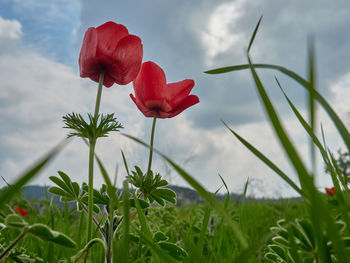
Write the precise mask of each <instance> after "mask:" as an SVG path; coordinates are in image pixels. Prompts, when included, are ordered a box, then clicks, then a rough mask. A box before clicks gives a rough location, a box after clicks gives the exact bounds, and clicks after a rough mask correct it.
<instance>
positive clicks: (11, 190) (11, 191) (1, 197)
mask: <svg viewBox="0 0 350 263" xmlns="http://www.w3.org/2000/svg"><path fill="white" fill-rule="evenodd" d="M64 146H65V142H62V143H60V144H59V145H58V146H56V147H54V148H53V149H52V150H51V151H49V152H48V153H47V154H46V155H44V157H42V158H41V159H40V160H39V161H37V162H35V163H34V165H33V167H32V168H29V170H27V171H26V172H24V173H23V174H21V175H20V176H19V177H18V179H17V181H16V182H15V183H14V184H13V185H11V186H8V187H7V188H6V189H5V190H4V191H2V192H1V193H0V207H2V206H3V205H4V204H5V203H6V202H8V201H9V200H11V198H12V196H13V195H15V194H16V193H17V192H19V191H20V190H21V189H22V187H23V186H24V185H26V184H27V183H28V182H29V181H30V180H31V179H33V178H34V177H35V176H36V175H38V174H39V172H41V171H42V170H43V168H44V167H46V165H47V164H48V163H49V162H50V161H51V160H52V159H53V158H54V157H55V156H56V155H57V154H58V153H59V152H60V151H61V150H62V148H63V147H64Z"/></svg>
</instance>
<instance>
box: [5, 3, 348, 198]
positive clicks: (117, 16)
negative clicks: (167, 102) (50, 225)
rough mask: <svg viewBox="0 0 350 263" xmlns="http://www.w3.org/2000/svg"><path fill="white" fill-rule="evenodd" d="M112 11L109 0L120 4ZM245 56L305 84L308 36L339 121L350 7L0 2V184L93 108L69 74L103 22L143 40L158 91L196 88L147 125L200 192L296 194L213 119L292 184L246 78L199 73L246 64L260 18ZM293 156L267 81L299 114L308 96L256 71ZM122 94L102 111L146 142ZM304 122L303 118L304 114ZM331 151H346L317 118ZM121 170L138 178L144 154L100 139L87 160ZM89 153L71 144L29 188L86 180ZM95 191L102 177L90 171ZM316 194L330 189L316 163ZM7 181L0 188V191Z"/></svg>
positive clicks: (115, 137) (294, 129)
mask: <svg viewBox="0 0 350 263" xmlns="http://www.w3.org/2000/svg"><path fill="white" fill-rule="evenodd" d="M118 2H119V3H118ZM261 15H263V16H264V17H263V20H262V23H261V27H260V30H259V32H258V35H257V37H256V40H255V43H254V46H253V48H252V59H253V61H254V62H257V63H258V62H259V63H271V64H278V65H283V66H285V67H287V68H290V69H291V70H293V71H295V72H297V73H299V74H301V75H302V76H305V72H306V66H305V65H306V58H307V53H306V50H307V39H308V37H309V36H310V35H312V36H313V37H314V39H315V43H316V54H317V73H318V79H317V80H318V82H317V83H318V89H319V90H320V92H321V93H322V94H323V95H324V96H325V97H326V98H327V99H328V100H329V102H330V104H331V105H332V106H333V107H334V108H335V109H336V111H337V112H338V114H339V115H340V116H341V118H342V119H343V120H344V122H345V123H346V124H347V125H348V124H349V120H350V117H349V113H348V112H349V111H350V109H349V106H348V105H349V103H348V101H349V99H350V90H349V88H348V87H349V85H350V48H349V47H350V34H349V27H348V25H349V24H350V3H349V2H348V1H346V0H343V1H333V2H332V1H326V0H318V1H302V0H295V1H288V2H286V1H278V0H271V1H262V0H254V1H243V0H235V1H219V0H202V1H195V0H186V1H183V0H179V1H161V0H149V1H135V0H132V1H113V0H105V1H103V3H101V2H98V3H97V2H96V1H92V0H84V1H83V0H81V1H79V0H51V1H46V0H26V1H20V0H3V1H1V3H0V83H1V84H0V91H1V92H0V122H1V125H0V175H1V176H3V177H4V178H5V179H6V180H7V181H8V182H13V180H15V178H16V176H17V175H18V174H20V173H21V172H23V171H24V170H25V169H26V168H27V167H28V166H29V165H30V164H32V163H33V162H34V161H35V160H36V159H38V158H39V157H40V156H41V155H43V154H44V153H45V152H47V151H48V150H49V149H51V148H52V147H53V146H54V145H56V144H57V143H58V142H60V141H61V140H62V139H63V138H64V137H65V136H66V134H67V130H64V129H62V126H63V123H62V116H63V115H65V114H66V113H70V112H80V113H87V112H92V111H93V109H94V102H95V96H96V91H97V84H96V83H95V82H92V81H90V80H89V79H81V78H80V77H79V69H78V57H79V51H80V46H81V42H82V39H83V35H84V32H85V30H86V29H87V28H88V27H97V26H99V25H101V24H103V23H104V22H106V21H109V20H111V21H115V22H117V23H121V24H124V25H125V26H126V27H127V28H128V29H129V32H130V33H132V34H136V35H138V36H140V37H141V39H142V42H143V46H144V61H148V60H152V61H154V62H156V63H157V64H159V65H160V66H161V67H162V68H163V69H164V71H165V72H166V76H167V80H168V82H175V81H179V80H182V79H185V78H191V79H194V81H195V83H196V85H195V87H194V89H193V90H192V93H193V94H196V95H198V96H199V98H200V103H199V104H197V105H195V106H193V107H191V108H189V109H187V110H186V111H185V112H183V113H182V114H180V115H179V116H177V117H175V118H172V119H162V120H159V121H158V122H157V128H156V139H155V147H156V148H158V149H159V150H161V151H162V152H163V153H165V154H166V155H168V156H169V157H170V158H172V159H173V160H175V161H176V162H177V163H178V164H180V165H181V166H182V167H183V168H185V170H187V171H188V172H189V173H190V174H191V175H193V176H194V177H195V178H196V179H197V180H198V181H199V182H200V183H202V184H203V185H204V186H205V187H206V188H207V189H208V190H210V191H215V190H216V189H217V188H219V187H220V186H221V181H220V179H219V177H218V174H221V176H222V177H223V178H224V179H225V181H226V183H227V185H228V186H229V188H230V190H231V191H232V192H237V193H240V192H241V191H242V189H243V186H244V183H245V181H246V180H247V178H249V179H250V181H251V184H250V186H249V188H248V189H249V190H248V192H249V194H250V195H254V196H268V197H279V196H294V195H295V194H296V193H295V192H294V191H293V190H291V188H290V187H289V186H287V185H286V184H285V183H284V182H283V181H282V180H281V179H279V177H278V176H277V175H275V174H274V173H273V172H272V171H271V170H270V169H269V168H268V167H266V166H265V165H264V164H262V163H261V162H260V161H259V160H258V159H256V158H255V156H253V155H252V154H251V153H250V152H249V151H248V150H247V149H245V147H244V146H242V145H241V144H240V143H239V142H238V141H237V140H236V139H235V138H234V137H233V135H232V134H231V133H230V132H229V131H228V130H227V128H225V127H224V126H223V124H222V123H221V121H220V120H221V119H222V120H224V121H225V122H227V123H228V124H229V125H230V126H231V127H232V128H233V129H234V130H235V131H237V132H238V133H239V134H240V135H242V136H243V137H244V138H246V139H247V140H248V141H250V142H251V143H252V144H254V145H255V146H256V147H257V148H259V149H260V150H261V151H262V152H264V153H265V154H266V155H267V156H268V157H269V158H271V159H272V160H273V161H274V162H275V163H276V164H278V165H279V166H280V167H281V169H282V170H283V171H285V172H286V173H287V174H288V175H290V176H291V177H292V178H294V179H296V176H295V173H294V171H293V169H292V168H291V166H290V164H289V162H288V160H287V159H286V158H285V155H284V153H283V150H282V149H281V148H280V146H279V144H278V142H277V140H276V137H275V136H274V133H273V131H272V130H271V128H270V125H269V123H268V122H267V121H266V118H265V114H264V111H263V108H262V107H261V104H260V101H259V98H258V96H257V93H256V90H255V86H254V83H253V81H252V78H251V75H250V73H249V72H248V71H242V72H235V73H228V74H224V75H206V74H204V73H203V71H206V70H209V69H213V68H217V67H222V66H228V65H236V64H242V63H246V61H247V59H246V56H245V49H246V47H247V45H248V42H249V38H250V35H251V33H252V31H253V30H254V27H255V24H256V22H257V21H258V19H259V17H260V16H261ZM258 72H259V74H260V76H261V78H262V80H263V82H264V84H265V85H266V88H267V91H268V93H269V95H270V96H271V99H272V100H273V103H274V105H275V106H276V108H277V109H278V112H279V114H280V116H281V118H282V119H283V123H284V124H285V127H286V128H287V130H288V132H289V134H290V136H291V137H292V138H293V141H294V143H295V145H296V146H297V148H298V149H299V152H300V154H302V156H303V157H304V160H305V162H306V163H307V162H308V159H309V158H308V156H309V153H308V139H307V137H306V136H305V132H304V131H303V130H302V128H301V127H300V125H299V124H298V121H297V120H296V119H295V118H294V116H293V114H292V113H291V110H290V109H289V108H288V105H287V103H286V102H285V100H284V98H283V97H282V95H281V92H280V91H279V89H278V87H277V85H276V83H275V82H274V76H275V75H276V76H277V77H278V78H279V80H280V82H281V84H282V86H283V87H284V88H285V90H286V92H287V94H288V95H289V96H290V98H291V99H292V100H293V102H294V103H295V104H296V105H297V106H298V108H299V109H300V111H301V112H303V113H305V105H306V101H307V99H306V97H305V96H306V93H305V92H304V90H303V88H302V87H300V86H298V84H297V83H295V82H293V81H291V80H289V79H288V78H286V77H284V76H282V75H280V74H278V73H277V72H271V71H266V70H260V71H258ZM131 92H133V89H132V85H127V86H117V85H114V86H112V87H111V88H108V89H107V88H104V90H103V93H102V102H101V111H102V112H103V113H111V112H115V114H116V116H117V117H118V119H119V121H120V122H121V123H122V124H123V125H124V127H125V129H124V130H123V131H124V132H125V133H128V134H131V135H133V136H136V137H139V138H141V139H143V140H145V141H148V140H149V136H150V125H151V122H152V120H151V119H146V118H145V117H144V116H143V115H142V114H141V113H140V112H139V111H138V109H137V108H136V106H135V105H134V103H133V102H132V101H131V99H130V98H129V94H130V93H131ZM305 117H306V116H305ZM318 123H322V124H323V126H324V128H325V133H326V138H327V142H328V144H329V147H330V148H331V150H333V151H336V150H337V149H338V148H343V149H344V146H343V144H342V143H341V141H340V140H339V138H338V136H337V133H336V131H335V129H334V126H333V125H332V124H331V123H330V121H329V120H328V118H327V117H326V115H325V114H324V112H322V110H320V111H319V115H318ZM121 149H122V150H123V151H124V152H125V155H126V157H127V160H128V162H129V166H134V165H138V166H140V167H141V168H143V169H146V166H147V158H148V152H147V149H145V148H143V147H142V146H140V145H137V144H135V143H134V142H132V141H130V140H129V139H127V138H125V137H123V136H121V135H119V134H118V133H115V134H112V135H111V136H110V137H109V138H103V139H101V140H99V141H98V145H97V149H96V151H97V153H98V154H99V155H100V156H101V157H102V159H103V161H104V163H105V165H106V167H107V168H108V170H109V172H110V173H111V174H114V171H115V168H116V166H118V165H119V173H118V183H119V184H121V182H122V180H123V177H124V176H125V170H124V168H123V165H122V159H121V155H120V150H121ZM87 164H88V148H87V147H86V146H85V145H84V143H83V142H82V141H81V140H79V139H76V140H73V141H72V142H71V143H69V145H68V146H67V147H66V148H65V149H64V150H63V151H62V152H61V153H60V155H59V156H58V157H57V158H56V159H55V160H54V161H53V162H52V163H51V164H50V167H49V168H48V169H46V170H45V171H44V172H43V173H42V174H41V175H40V176H39V177H37V178H36V179H35V180H33V181H32V182H31V183H32V184H41V185H45V184H50V181H49V180H48V177H49V176H51V175H55V174H56V172H57V170H62V171H64V172H66V173H67V174H69V175H70V176H71V177H72V179H73V180H75V181H79V182H82V181H87V174H88V171H87ZM153 168H154V170H156V171H159V172H160V173H161V174H163V176H165V177H166V178H167V179H168V180H169V181H170V183H172V184H179V185H186V183H185V182H184V181H183V180H182V179H181V178H180V177H179V176H178V175H177V174H176V172H174V171H172V169H170V167H169V166H167V165H166V163H165V162H164V161H163V160H162V159H160V158H158V157H156V158H155V160H154V166H153ZM95 178H96V179H95V184H96V185H100V184H101V183H102V182H103V180H102V178H101V176H100V175H99V174H98V173H97V174H96V177H95ZM317 182H318V185H319V187H320V189H321V190H322V188H323V187H325V186H330V185H331V180H330V178H329V176H328V175H326V174H324V173H323V166H322V163H321V162H319V165H318V177H317ZM4 185H5V183H4V182H3V181H2V180H1V181H0V187H1V186H4Z"/></svg>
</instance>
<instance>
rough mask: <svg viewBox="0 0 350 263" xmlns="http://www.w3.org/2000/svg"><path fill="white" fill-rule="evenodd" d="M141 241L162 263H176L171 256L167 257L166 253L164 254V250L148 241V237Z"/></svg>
mask: <svg viewBox="0 0 350 263" xmlns="http://www.w3.org/2000/svg"><path fill="white" fill-rule="evenodd" d="M143 240H144V242H145V243H146V244H147V246H148V247H149V248H150V249H151V250H152V251H153V252H154V253H156V254H157V255H158V257H159V258H161V259H162V262H168V263H178V261H177V260H176V259H174V258H173V257H172V256H170V255H168V253H166V252H164V250H163V249H161V248H160V247H159V246H158V245H156V244H154V243H153V242H152V241H150V240H149V238H148V237H144V238H143Z"/></svg>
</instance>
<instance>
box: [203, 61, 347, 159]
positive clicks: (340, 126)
mask: <svg viewBox="0 0 350 263" xmlns="http://www.w3.org/2000/svg"><path fill="white" fill-rule="evenodd" d="M252 66H253V67H254V68H263V69H273V70H277V71H279V72H281V73H283V74H285V75H287V76H288V77H290V78H292V79H294V80H295V81H296V82H298V83H299V84H301V86H303V87H304V88H306V89H307V90H308V91H309V82H308V81H307V80H305V79H304V78H302V77H301V76H299V75H298V74H296V73H295V72H293V71H291V70H289V69H287V68H285V67H281V66H278V65H271V64H252ZM249 67H250V66H249V64H242V65H236V66H229V67H223V68H217V69H213V70H208V71H205V72H204V73H207V74H222V73H227V72H231V71H237V70H244V69H249ZM314 99H316V100H317V101H318V102H319V103H320V104H321V106H322V107H323V109H324V110H325V111H326V112H327V114H328V116H329V117H330V118H331V120H332V121H333V123H334V125H335V126H336V127H337V129H338V131H339V133H340V135H341V137H342V139H343V141H344V143H345V145H346V146H347V148H348V151H349V152H350V134H349V132H348V130H347V129H346V127H345V125H344V123H343V122H342V121H341V119H340V118H339V116H338V115H337V113H336V112H335V111H334V110H333V108H332V107H331V106H330V105H329V104H328V102H327V101H326V100H325V99H324V98H323V97H322V96H321V94H319V93H318V92H317V91H316V90H314Z"/></svg>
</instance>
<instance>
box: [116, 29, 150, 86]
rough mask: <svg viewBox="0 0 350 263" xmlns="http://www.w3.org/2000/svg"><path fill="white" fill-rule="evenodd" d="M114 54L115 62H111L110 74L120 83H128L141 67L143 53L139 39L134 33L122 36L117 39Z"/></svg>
mask: <svg viewBox="0 0 350 263" xmlns="http://www.w3.org/2000/svg"><path fill="white" fill-rule="evenodd" d="M114 55H115V59H116V63H115V64H113V68H112V71H111V72H110V75H111V76H112V77H113V78H114V80H115V82H116V83H118V84H120V85H125V84H128V83H130V82H131V81H133V80H134V79H135V78H136V76H137V74H138V73H139V71H140V68H141V63H142V55H143V48H142V43H141V39H140V38H139V37H137V36H134V35H128V36H126V37H124V38H123V39H121V40H120V41H119V43H118V45H117V47H116V50H115V54H114Z"/></svg>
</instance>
